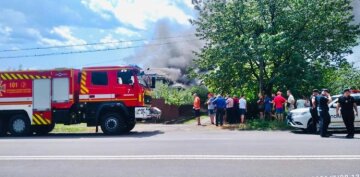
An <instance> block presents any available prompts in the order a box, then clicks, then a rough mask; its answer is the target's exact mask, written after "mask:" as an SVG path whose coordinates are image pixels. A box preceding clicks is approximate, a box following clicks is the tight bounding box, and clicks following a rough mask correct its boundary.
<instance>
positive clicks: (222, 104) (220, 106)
mask: <svg viewBox="0 0 360 177" xmlns="http://www.w3.org/2000/svg"><path fill="white" fill-rule="evenodd" d="M213 104H215V105H216V126H219V124H220V126H222V125H223V124H224V114H225V109H226V100H225V98H223V97H222V96H221V95H218V96H217V98H216V99H215V100H214V101H213Z"/></svg>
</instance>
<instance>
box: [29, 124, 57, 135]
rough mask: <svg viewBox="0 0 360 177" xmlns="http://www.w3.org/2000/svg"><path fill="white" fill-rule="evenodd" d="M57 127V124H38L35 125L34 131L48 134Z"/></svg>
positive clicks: (38, 133)
mask: <svg viewBox="0 0 360 177" xmlns="http://www.w3.org/2000/svg"><path fill="white" fill-rule="evenodd" d="M54 127H55V124H51V125H47V126H37V127H34V132H35V133H36V134H37V135H47V134H48V133H50V132H51V131H52V130H53V129H54Z"/></svg>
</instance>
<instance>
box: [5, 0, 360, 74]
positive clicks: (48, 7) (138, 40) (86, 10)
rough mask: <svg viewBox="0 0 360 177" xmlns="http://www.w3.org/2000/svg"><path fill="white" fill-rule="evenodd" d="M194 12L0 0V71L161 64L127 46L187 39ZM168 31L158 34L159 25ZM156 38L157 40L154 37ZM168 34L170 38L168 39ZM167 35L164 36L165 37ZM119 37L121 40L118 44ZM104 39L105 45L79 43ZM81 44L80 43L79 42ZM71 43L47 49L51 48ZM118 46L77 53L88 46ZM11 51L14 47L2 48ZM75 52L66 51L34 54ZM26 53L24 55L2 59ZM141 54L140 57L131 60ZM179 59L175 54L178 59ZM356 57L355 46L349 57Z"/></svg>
mask: <svg viewBox="0 0 360 177" xmlns="http://www.w3.org/2000/svg"><path fill="white" fill-rule="evenodd" d="M353 5H354V8H355V9H354V14H355V16H356V22H360V8H359V7H360V1H358V0H355V1H354V2H353ZM194 16H195V12H194V10H193V7H192V5H191V0H41V1H35V0H26V1H24V0H1V1H0V70H7V69H19V67H21V68H22V69H49V68H62V67H70V68H81V67H84V66H100V65H101V66H104V65H127V64H138V65H140V66H142V65H144V64H146V63H151V62H161V61H162V60H156V59H154V58H155V57H157V56H149V55H151V54H150V53H151V49H150V51H147V52H146V53H145V54H146V56H144V55H139V54H138V53H139V52H141V48H139V47H136V48H132V46H143V45H149V44H150V45H153V44H155V45H154V50H157V49H158V48H160V47H166V44H164V43H165V42H171V43H172V42H174V43H178V45H177V49H178V50H179V46H180V47H181V45H183V46H184V49H187V48H186V46H188V45H189V43H182V40H188V39H189V40H190V39H191V35H192V33H193V30H192V29H193V27H192V26H191V24H190V23H189V19H191V18H194ZM164 24H165V26H166V29H167V30H168V31H169V32H168V33H167V34H166V35H159V34H158V31H159V29H164V27H163V26H164ZM159 36H160V37H161V39H162V40H160V39H159ZM167 37H175V38H169V39H167ZM165 39H166V40H165ZM121 41H123V42H121ZM92 43H106V45H85V46H84V45H83V44H92ZM79 44H80V45H79ZM69 45H70V46H71V45H79V46H73V47H67V48H50V49H37V50H22V51H17V50H19V49H28V48H46V47H52V46H69ZM108 48H122V49H120V50H112V51H103V52H92V53H78V52H81V51H88V50H106V49H108ZM7 50H14V51H7ZM64 52H65V53H68V52H77V54H69V55H49V56H43V57H34V55H43V54H52V53H64ZM9 56H27V57H26V58H16V57H15V58H5V57H9ZM134 57H144V58H146V59H145V60H142V59H139V58H134ZM177 58H179V57H177ZM358 58H360V46H357V47H355V48H354V54H353V55H351V56H348V59H349V61H352V62H357V61H358Z"/></svg>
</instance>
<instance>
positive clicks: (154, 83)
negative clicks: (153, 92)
mask: <svg viewBox="0 0 360 177" xmlns="http://www.w3.org/2000/svg"><path fill="white" fill-rule="evenodd" d="M151 88H156V77H151Z"/></svg>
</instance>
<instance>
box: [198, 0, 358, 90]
mask: <svg viewBox="0 0 360 177" xmlns="http://www.w3.org/2000/svg"><path fill="white" fill-rule="evenodd" d="M350 2H351V1H350V0H204V1H196V0H194V1H193V3H194V4H195V7H196V9H197V10H198V13H199V14H198V17H197V19H194V20H192V24H193V25H195V27H196V32H197V33H196V35H197V36H198V37H199V38H200V39H202V40H204V41H205V46H204V47H203V48H202V49H201V51H200V52H198V53H197V58H196V60H195V62H196V63H197V66H198V67H199V69H200V70H201V71H203V72H200V74H198V76H199V78H201V79H202V80H203V81H204V82H205V84H206V85H207V86H209V87H210V88H212V89H213V90H215V91H219V92H220V91H223V92H234V90H232V89H233V88H236V89H238V90H240V91H242V92H244V91H246V90H248V89H251V90H257V91H266V92H271V91H273V90H274V88H276V89H279V88H280V89H300V88H303V87H304V86H309V87H310V85H312V84H314V82H316V81H317V80H319V79H321V77H322V72H321V71H322V69H326V68H328V67H331V66H335V67H336V66H338V65H340V64H342V63H344V62H346V60H345V58H344V57H345V56H346V54H349V53H351V48H352V47H353V46H355V45H357V41H356V39H357V38H358V37H359V34H360V30H359V25H358V24H354V22H353V18H354V17H353V15H352V7H351V6H350ZM308 89H310V88H308ZM257 91H256V92H257Z"/></svg>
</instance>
